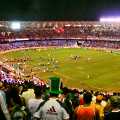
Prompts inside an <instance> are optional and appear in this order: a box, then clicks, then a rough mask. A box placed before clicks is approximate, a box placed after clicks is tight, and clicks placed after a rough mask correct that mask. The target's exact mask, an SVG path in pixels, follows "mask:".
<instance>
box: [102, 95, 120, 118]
mask: <svg viewBox="0 0 120 120" xmlns="http://www.w3.org/2000/svg"><path fill="white" fill-rule="evenodd" d="M109 105H110V107H109V108H110V109H109V110H108V111H106V112H105V119H104V120H120V96H112V97H110V99H109V101H108V106H109Z"/></svg>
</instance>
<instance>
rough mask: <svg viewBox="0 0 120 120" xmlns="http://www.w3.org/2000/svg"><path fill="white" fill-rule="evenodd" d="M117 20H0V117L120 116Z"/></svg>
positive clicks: (99, 119)
mask: <svg viewBox="0 0 120 120" xmlns="http://www.w3.org/2000/svg"><path fill="white" fill-rule="evenodd" d="M115 20H116V21H115V22H114V21H113V19H109V21H108V22H107V19H105V18H102V19H101V20H100V21H99V22H98V21H96V22H95V21H0V120H119V119H120V118H119V116H120V112H119V111H120V109H119V108H120V97H119V96H120V92H119V91H120V77H119V75H120V22H118V21H119V18H116V19H115Z"/></svg>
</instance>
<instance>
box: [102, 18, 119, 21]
mask: <svg viewBox="0 0 120 120" xmlns="http://www.w3.org/2000/svg"><path fill="white" fill-rule="evenodd" d="M100 22H120V17H103V18H100Z"/></svg>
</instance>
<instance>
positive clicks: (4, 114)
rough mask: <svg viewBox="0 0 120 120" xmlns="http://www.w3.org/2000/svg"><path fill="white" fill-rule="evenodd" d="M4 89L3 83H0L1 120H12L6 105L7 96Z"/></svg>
mask: <svg viewBox="0 0 120 120" xmlns="http://www.w3.org/2000/svg"><path fill="white" fill-rule="evenodd" d="M3 88H4V87H3V83H2V82H0V120H11V117H10V113H9V111H8V108H7V103H6V94H5V92H4V91H3Z"/></svg>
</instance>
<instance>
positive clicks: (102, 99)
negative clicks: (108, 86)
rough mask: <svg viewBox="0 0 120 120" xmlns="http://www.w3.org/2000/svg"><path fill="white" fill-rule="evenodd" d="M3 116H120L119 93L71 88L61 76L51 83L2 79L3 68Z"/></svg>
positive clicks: (87, 119)
mask: <svg viewBox="0 0 120 120" xmlns="http://www.w3.org/2000/svg"><path fill="white" fill-rule="evenodd" d="M0 73H1V74H0V119H1V120H51V119H52V120H119V119H120V93H119V92H111V93H109V92H103V91H92V90H85V89H83V90H80V89H72V88H68V87H66V86H64V85H63V83H62V82H61V81H60V78H59V77H55V76H54V77H50V78H49V79H50V84H44V85H40V84H34V81H32V80H28V81H24V82H9V81H8V80H4V81H3V80H2V77H3V71H2V70H1V71H0Z"/></svg>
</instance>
